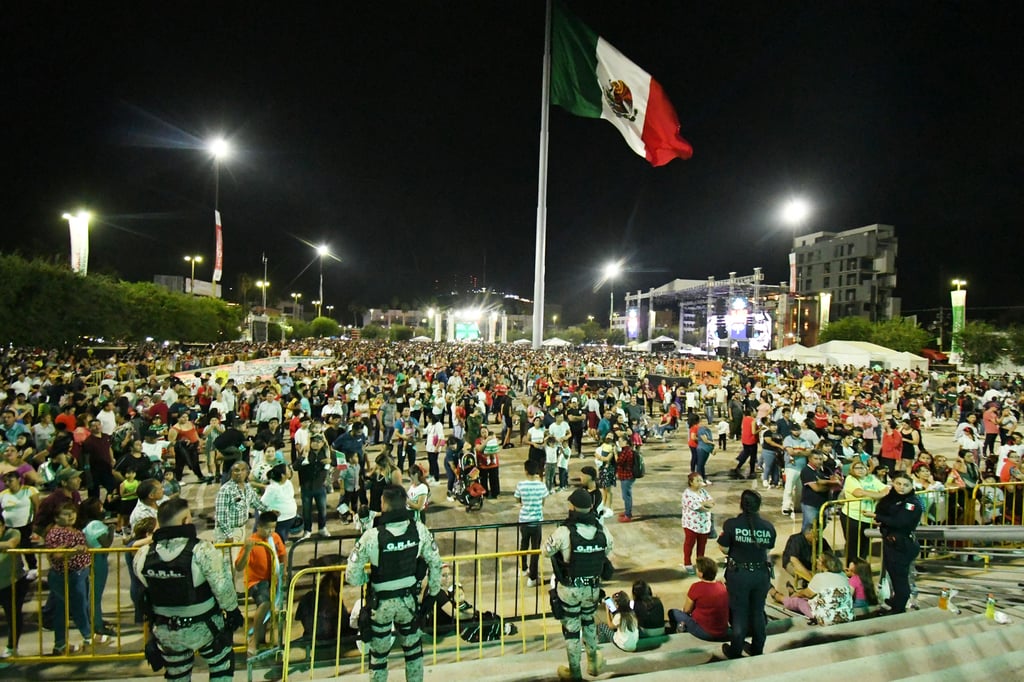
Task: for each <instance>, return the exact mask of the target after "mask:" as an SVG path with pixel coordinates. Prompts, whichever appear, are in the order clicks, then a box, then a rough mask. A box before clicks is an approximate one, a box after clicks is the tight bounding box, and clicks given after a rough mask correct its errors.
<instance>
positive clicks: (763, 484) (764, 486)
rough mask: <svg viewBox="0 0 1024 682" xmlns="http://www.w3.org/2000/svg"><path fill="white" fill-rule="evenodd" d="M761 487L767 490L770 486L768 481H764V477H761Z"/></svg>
mask: <svg viewBox="0 0 1024 682" xmlns="http://www.w3.org/2000/svg"><path fill="white" fill-rule="evenodd" d="M761 487H762V488H764V489H765V490H767V489H768V488H770V487H771V483H769V482H768V481H766V480H764V479H761Z"/></svg>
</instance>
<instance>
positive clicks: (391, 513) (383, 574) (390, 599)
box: [345, 485, 441, 682]
mask: <svg viewBox="0 0 1024 682" xmlns="http://www.w3.org/2000/svg"><path fill="white" fill-rule="evenodd" d="M406 499H407V498H406V494H405V490H403V489H402V488H401V487H400V486H396V485H389V486H387V487H386V488H384V491H383V493H382V495H381V510H382V513H381V515H380V517H379V519H377V521H376V523H375V524H374V527H373V528H370V529H369V530H367V531H366V532H365V533H363V536H362V537H361V538H359V540H358V541H356V546H355V549H353V550H352V554H351V555H350V556H349V558H348V567H347V568H346V570H345V580H346V581H347V582H348V583H349V584H350V585H363V584H365V583H366V564H367V563H369V564H371V566H372V567H373V568H372V571H371V572H370V587H369V589H368V590H367V595H366V598H365V600H364V602H363V610H364V612H365V611H367V610H369V613H370V618H371V623H370V633H369V647H370V679H371V680H373V682H383V681H384V680H386V679H388V653H390V651H391V644H392V641H393V640H392V637H391V629H392V627H397V629H398V642H399V643H400V644H401V645H402V652H403V653H404V654H405V679H406V680H407V681H408V682H422V681H423V649H422V646H421V643H420V629H419V622H418V621H419V617H418V616H419V613H418V605H417V601H416V600H417V597H419V594H420V583H421V582H422V581H423V578H424V577H426V578H427V595H428V598H429V600H430V601H429V602H428V603H430V604H432V603H433V600H434V599H435V598H436V597H437V594H438V592H440V590H441V556H440V554H438V552H437V545H436V544H435V543H434V537H433V536H432V535H431V534H430V531H429V530H427V527H426V526H424V525H423V524H422V523H420V522H419V521H413V520H412V517H411V516H410V514H409V512H408V510H407V509H406V507H405V502H406ZM361 634H364V636H366V635H365V633H361Z"/></svg>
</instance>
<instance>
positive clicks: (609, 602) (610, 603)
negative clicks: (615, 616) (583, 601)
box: [604, 597, 616, 613]
mask: <svg viewBox="0 0 1024 682" xmlns="http://www.w3.org/2000/svg"><path fill="white" fill-rule="evenodd" d="M604 605H605V606H607V607H608V610H609V611H611V612H612V613H615V611H616V608H615V600H613V599H612V598H611V597H608V598H606V599H605V600H604Z"/></svg>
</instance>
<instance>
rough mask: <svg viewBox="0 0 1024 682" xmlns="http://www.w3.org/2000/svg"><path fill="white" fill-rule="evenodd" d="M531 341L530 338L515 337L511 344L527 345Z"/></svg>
mask: <svg viewBox="0 0 1024 682" xmlns="http://www.w3.org/2000/svg"><path fill="white" fill-rule="evenodd" d="M532 343H533V341H530V339H516V340H515V341H513V342H512V345H513V346H529V345H531V344H532Z"/></svg>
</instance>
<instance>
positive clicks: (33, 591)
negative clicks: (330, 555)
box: [5, 543, 279, 664]
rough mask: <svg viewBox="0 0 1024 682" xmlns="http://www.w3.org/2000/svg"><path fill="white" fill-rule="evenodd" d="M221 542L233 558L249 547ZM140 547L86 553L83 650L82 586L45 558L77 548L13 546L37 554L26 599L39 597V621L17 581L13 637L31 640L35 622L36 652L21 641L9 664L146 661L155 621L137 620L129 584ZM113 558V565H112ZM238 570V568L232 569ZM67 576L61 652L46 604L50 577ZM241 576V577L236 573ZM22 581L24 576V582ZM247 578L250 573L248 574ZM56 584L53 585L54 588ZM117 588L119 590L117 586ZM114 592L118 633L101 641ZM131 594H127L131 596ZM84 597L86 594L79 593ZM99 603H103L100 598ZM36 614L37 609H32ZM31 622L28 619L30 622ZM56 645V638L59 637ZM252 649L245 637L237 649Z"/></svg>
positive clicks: (245, 603) (273, 590)
mask: <svg viewBox="0 0 1024 682" xmlns="http://www.w3.org/2000/svg"><path fill="white" fill-rule="evenodd" d="M257 545H258V546H260V547H263V548H265V549H266V550H267V551H270V552H274V549H273V548H271V547H270V545H268V544H267V543H257ZM215 547H217V548H218V549H220V550H221V552H222V553H223V554H224V556H225V561H227V562H229V563H230V562H231V561H232V558H231V550H232V549H239V548H242V547H244V543H223V544H216V545H215ZM138 549H139V548H138V547H109V548H89V549H87V550H85V551H86V553H88V554H90V555H91V556H92V560H91V561H90V564H89V575H88V584H87V585H85V589H86V590H87V591H88V593H87V594H86V595H85V596H86V602H87V605H86V608H87V609H88V613H87V614H86V615H87V616H88V620H89V627H90V632H89V637H88V638H86V639H88V640H91V644H90V645H89V646H87V647H86V648H85V649H83V650H81V651H75V650H73V649H72V647H71V646H70V639H71V631H72V628H73V626H75V625H77V623H75V617H74V616H75V614H73V613H72V606H71V603H70V602H71V598H70V597H74V596H76V595H75V593H74V592H73V591H74V590H76V589H80V587H79V586H74V585H72V584H70V583H71V580H72V579H71V577H70V576H69V574H68V572H67V571H63V572H61V573H56V572H54V571H52V570H48V571H46V572H45V574H44V571H43V557H51V556H54V555H58V554H70V553H72V552H73V551H72V550H67V549H46V548H31V549H10V550H7V553H9V554H12V555H16V556H18V557H24V556H28V555H34V556H35V557H36V561H37V565H38V568H37V571H38V577H37V579H36V580H35V581H34V584H30V585H28V586H27V587H28V590H29V591H28V592H27V593H26V599H25V601H26V602H28V601H29V598H31V597H33V596H34V598H35V601H36V607H35V612H34V616H35V618H34V619H33V620H29V619H27V618H25V614H24V613H23V609H24V604H18V603H17V597H18V590H17V589H15V586H14V585H12V586H11V587H12V589H11V590H10V592H11V607H12V608H11V611H10V613H11V614H21V618H18V617H14V618H12V621H11V622H10V623H9V624H8V626H9V627H10V628H11V629H12V637H13V639H14V641H15V642H18V643H19V646H20V645H21V644H22V643H23V642H24V641H25V640H24V639H23V638H22V635H23V634H27V633H28V631H29V626H34V627H35V630H36V631H35V633H34V634H35V636H34V637H33V638H32V639H34V640H35V646H34V647H33V649H34V651H33V652H30V653H25V650H24V647H23V646H20V648H19V650H18V651H17V653H16V654H15V655H13V656H11V657H10V658H8V659H6V661H5V662H7V663H19V664H36V663H47V664H49V663H69V662H74V663H84V662H89V661H129V660H141V659H142V658H144V653H143V651H144V648H145V644H146V641H147V640H148V639H149V626H148V624H136V623H135V622H134V621H135V619H134V613H135V601H134V600H133V599H132V598H131V589H130V586H126V584H127V583H128V582H129V576H130V574H129V571H128V565H127V561H131V558H132V557H134V555H135V553H136V552H137V551H138ZM98 557H105V558H106V559H107V566H106V571H107V578H106V580H107V581H109V579H110V577H114V578H115V584H114V585H113V586H111V585H109V583H106V581H104V580H103V576H102V571H103V568H102V562H101V565H100V571H101V575H99V576H97V561H96V559H97V558H98ZM111 560H113V564H111ZM231 570H232V571H233V572H234V568H233V567H232V569H231ZM57 575H59V576H61V577H60V579H61V580H62V581H63V586H62V587H61V589H62V590H63V592H62V595H63V596H62V599H63V602H64V608H63V612H62V613H54V614H52V617H53V618H61V619H63V622H64V627H65V628H66V630H65V633H66V634H65V649H64V651H63V652H61V653H56V652H54V653H47V651H46V647H45V645H44V641H51V638H50V637H49V636H47V637H44V632H43V631H44V630H47V629H51V630H52V628H47V627H44V612H43V607H44V604H46V603H47V598H48V596H49V595H48V594H46V593H44V590H43V580H44V577H45V579H46V581H47V585H48V586H49V580H50V579H51V578H52V577H54V576H57ZM278 576H279V573H278V570H277V568H276V567H275V566H274V563H273V562H272V563H271V580H270V600H271V603H273V602H274V600H275V598H276V597H277V580H278ZM97 577H99V578H100V580H99V584H100V585H102V586H103V589H102V590H101V591H100V593H99V594H97ZM236 578H237V576H236ZM22 581H25V582H27V579H26V578H22ZM22 581H19V583H20V582H22ZM243 581H244V576H243ZM51 589H52V588H51ZM111 590H113V591H111ZM243 592H244V593H245V596H244V598H243V599H242V604H241V605H240V606H241V608H242V613H243V614H244V616H245V620H246V623H248V622H249V621H250V619H251V617H252V611H253V609H252V604H251V603H250V600H249V594H248V590H243ZM104 594H107V595H113V597H114V614H113V615H114V619H113V621H112V622H111V623H110V625H111V626H112V629H113V631H114V634H113V635H111V638H112V640H111V642H110V643H104V644H99V643H97V642H96V635H97V634H100V633H99V629H100V628H101V627H102V624H100V623H96V622H95V621H96V619H95V617H94V616H95V615H96V614H100V615H108V614H105V613H103V595H104ZM126 595H127V598H126ZM78 596H79V598H80V593H79V594H78ZM97 602H99V603H97ZM126 614H128V616H127V617H128V622H127V623H126V622H124V621H125V615H126ZM29 615H31V614H29ZM19 620H20V621H21V625H22V626H23V628H24V630H23V632H19V630H18V626H19ZM26 621H27V623H26ZM270 623H271V625H270V628H269V629H268V632H269V634H270V636H271V637H272V638H273V637H274V630H273V628H274V619H273V618H272V619H271V621H270ZM54 644H55V642H54ZM111 646H112V647H113V651H110V652H105V649H109V648H110V647H111ZM245 650H246V646H245V642H244V641H243V642H242V644H237V645H236V646H235V651H236V652H238V653H241V652H244V651H245Z"/></svg>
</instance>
